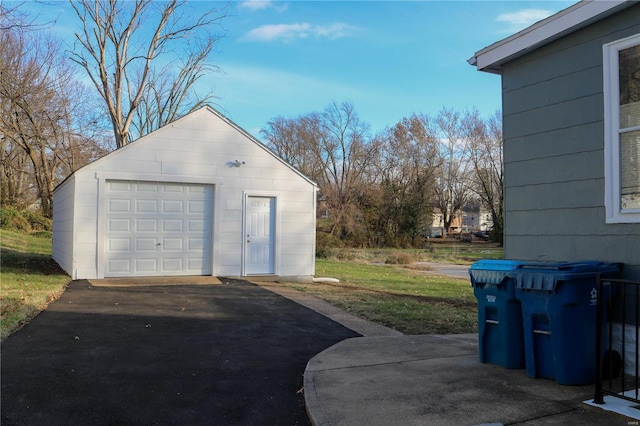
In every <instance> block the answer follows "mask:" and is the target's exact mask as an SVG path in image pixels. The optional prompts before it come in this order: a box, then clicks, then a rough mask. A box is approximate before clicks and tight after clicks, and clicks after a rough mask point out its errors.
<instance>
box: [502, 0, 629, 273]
mask: <svg viewBox="0 0 640 426" xmlns="http://www.w3.org/2000/svg"><path fill="white" fill-rule="evenodd" d="M639 32H640V3H639V4H638V5H635V6H632V7H631V8H628V9H626V10H624V11H622V12H619V13H617V14H615V15H612V16H610V17H608V18H606V19H604V20H602V21H600V22H597V23H595V24H592V25H590V26H588V27H585V28H583V29H581V30H579V31H577V32H575V33H573V34H570V35H568V36H566V37H563V38H561V39H559V40H556V41H555V42H553V43H551V44H548V45H546V46H544V47H541V48H539V49H536V50H534V51H532V52H531V53H529V54H527V55H524V56H523V57H520V58H518V59H516V60H513V61H511V62H509V63H507V64H505V65H504V67H503V74H502V85H503V88H502V93H503V114H504V159H505V258H508V259H516V260H546V261H575V260H586V259H591V260H601V261H605V262H624V263H625V276H627V277H629V278H635V279H640V224H606V223H605V207H604V96H603V88H602V72H603V69H602V45H603V44H605V43H608V42H611V41H614V40H618V39H621V38H624V37H628V36H630V35H633V34H637V33H639Z"/></svg>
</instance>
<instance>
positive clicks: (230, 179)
mask: <svg viewBox="0 0 640 426" xmlns="http://www.w3.org/2000/svg"><path fill="white" fill-rule="evenodd" d="M316 189H317V187H316V185H315V184H314V183H313V182H311V181H310V180H309V179H307V178H306V177H305V176H303V175H302V174H301V173H299V172H298V171H297V170H295V169H294V168H292V167H291V166H289V165H288V164H287V163H285V162H284V161H283V160H281V159H280V158H279V157H277V156H276V155H275V154H274V153H273V152H271V151H269V150H268V149H267V148H266V147H265V146H264V145H263V144H262V143H260V142H259V141H258V140H256V139H255V138H253V137H252V136H251V135H249V134H248V133H246V132H245V131H244V130H242V129H241V128H240V127H238V126H237V125H236V124H234V123H233V122H231V121H230V120H228V119H227V118H225V117H224V116H222V115H221V114H220V113H218V112H217V111H215V110H214V109H212V108H210V107H204V108H201V109H199V110H197V111H194V112H192V113H190V114H188V115H186V116H185V117H182V118H181V119H179V120H176V121H174V122H173V123H170V124H168V125H166V126H164V127H162V128H160V129H158V130H156V131H155V132H153V133H150V134H148V135H146V136H144V137H142V138H140V139H139V140H137V141H134V142H131V143H129V144H128V145H126V146H124V147H123V148H120V149H118V150H116V151H114V152H112V153H110V154H109V155H107V156H105V157H103V158H101V159H99V160H97V161H95V162H94V163H92V164H89V165H87V166H85V167H83V168H81V169H80V170H77V171H76V172H75V173H74V174H72V175H71V176H69V177H68V178H67V179H66V180H65V181H64V182H62V183H61V184H60V185H59V186H58V187H57V188H56V189H55V192H54V207H53V258H54V259H55V260H56V261H57V262H58V263H59V264H60V266H61V267H62V268H63V269H64V270H65V271H66V272H67V273H69V275H71V276H72V277H73V278H74V279H81V278H104V277H134V276H165V275H218V276H220V275H222V276H229V275H232V276H256V275H267V276H285V277H290V278H295V279H310V278H311V277H312V276H313V274H314V267H315V223H316V222H315V217H316Z"/></svg>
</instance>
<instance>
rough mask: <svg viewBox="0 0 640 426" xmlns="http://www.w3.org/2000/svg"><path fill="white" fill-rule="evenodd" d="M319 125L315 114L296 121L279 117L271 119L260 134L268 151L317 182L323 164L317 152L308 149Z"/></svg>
mask: <svg viewBox="0 0 640 426" xmlns="http://www.w3.org/2000/svg"><path fill="white" fill-rule="evenodd" d="M318 123H319V118H318V115H317V114H308V115H303V116H300V117H297V118H285V117H282V116H278V117H276V118H274V119H272V120H270V121H269V122H268V123H267V127H266V128H264V129H262V130H261V131H260V133H261V134H262V136H263V137H264V138H265V139H266V141H267V146H268V147H269V149H270V150H272V151H273V152H275V153H276V154H277V155H278V156H279V157H280V158H282V159H283V160H285V161H286V162H288V163H289V164H291V165H292V166H293V167H295V168H296V169H298V170H299V171H300V172H302V173H303V174H304V175H306V176H307V177H309V178H310V179H312V180H314V181H318V180H319V179H320V177H321V175H322V165H321V162H320V159H319V158H318V157H317V156H316V150H314V149H313V148H312V147H311V144H313V143H315V142H316V141H317V140H319V136H318V134H319V133H320V129H319V126H318Z"/></svg>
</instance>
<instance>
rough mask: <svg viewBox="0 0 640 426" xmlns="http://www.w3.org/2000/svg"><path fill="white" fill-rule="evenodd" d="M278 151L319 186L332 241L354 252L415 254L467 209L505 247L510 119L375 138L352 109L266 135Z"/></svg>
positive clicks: (310, 116)
mask: <svg viewBox="0 0 640 426" xmlns="http://www.w3.org/2000/svg"><path fill="white" fill-rule="evenodd" d="M261 133H262V136H263V137H264V138H265V140H266V141H267V145H268V146H269V148H270V149H272V150H273V151H274V152H276V153H277V154H278V155H279V156H281V157H282V158H283V159H285V160H286V161H288V162H289V163H290V164H291V165H293V166H294V167H296V168H297V169H298V170H300V171H301V172H302V173H304V174H305V175H306V176H308V177H310V178H311V179H313V180H314V181H315V182H317V184H318V186H319V190H320V196H319V210H320V212H321V216H322V212H326V214H325V215H324V217H325V218H326V220H324V221H321V223H324V224H325V225H326V226H325V227H326V231H327V232H328V234H329V235H331V236H332V237H334V238H337V239H339V240H340V241H342V242H344V243H347V244H349V245H353V246H369V247H371V246H377V247H382V246H385V247H389V246H395V247H410V246H416V245H420V244H422V242H423V239H424V237H425V236H426V235H428V234H429V231H430V226H431V224H432V222H433V215H434V213H435V212H438V213H440V214H441V215H442V220H443V223H442V227H443V228H444V229H445V230H448V229H449V227H450V226H451V224H452V222H453V220H454V217H455V215H456V214H457V213H459V212H460V211H461V210H462V209H463V208H465V206H470V205H475V208H482V209H484V210H486V211H487V212H488V213H489V214H490V215H491V219H492V222H493V229H492V230H491V232H492V234H493V238H494V240H496V241H499V242H501V241H502V223H503V218H502V203H503V162H502V122H501V115H500V114H499V113H495V114H494V115H493V116H491V117H488V118H483V117H481V116H480V114H479V113H478V111H477V110H472V111H465V112H458V111H453V110H451V109H447V108H443V109H442V110H441V111H440V112H439V113H438V114H437V115H436V116H434V117H430V116H427V115H424V114H413V115H411V116H410V117H405V118H402V119H401V120H400V121H399V122H398V123H396V124H395V125H393V126H391V127H387V128H386V129H385V130H384V131H382V132H381V133H379V134H376V135H371V134H370V132H369V126H368V125H367V123H365V122H364V121H362V120H361V119H360V117H359V116H358V114H357V113H356V111H355V108H354V106H353V105H352V104H351V103H349V102H344V103H335V102H334V103H332V104H331V105H329V106H327V107H326V108H325V109H324V110H323V111H320V112H311V113H307V114H304V115H301V116H298V117H294V118H285V117H281V116H279V117H276V118H274V119H273V120H271V121H270V122H269V123H268V125H267V127H266V128H265V129H263V130H262V132H261Z"/></svg>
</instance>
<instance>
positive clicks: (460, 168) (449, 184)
mask: <svg viewBox="0 0 640 426" xmlns="http://www.w3.org/2000/svg"><path fill="white" fill-rule="evenodd" d="M436 124H437V127H438V133H439V137H440V138H441V144H440V145H441V149H440V158H441V161H440V166H439V168H438V172H437V174H436V184H435V186H434V190H435V195H436V197H435V205H436V207H438V208H439V209H440V212H441V213H442V216H443V224H444V229H445V231H446V232H448V231H449V228H450V227H451V223H452V222H453V218H454V217H455V214H456V213H457V212H458V211H459V210H460V209H461V208H462V207H463V206H464V205H465V203H466V202H467V200H468V198H469V189H468V180H467V179H468V172H469V164H468V162H467V161H466V157H465V153H466V147H465V139H464V138H463V136H464V135H463V131H462V124H461V118H460V114H459V113H458V112H455V111H453V110H450V109H447V108H443V109H442V110H441V111H440V113H439V114H438V117H437V118H436Z"/></svg>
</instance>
